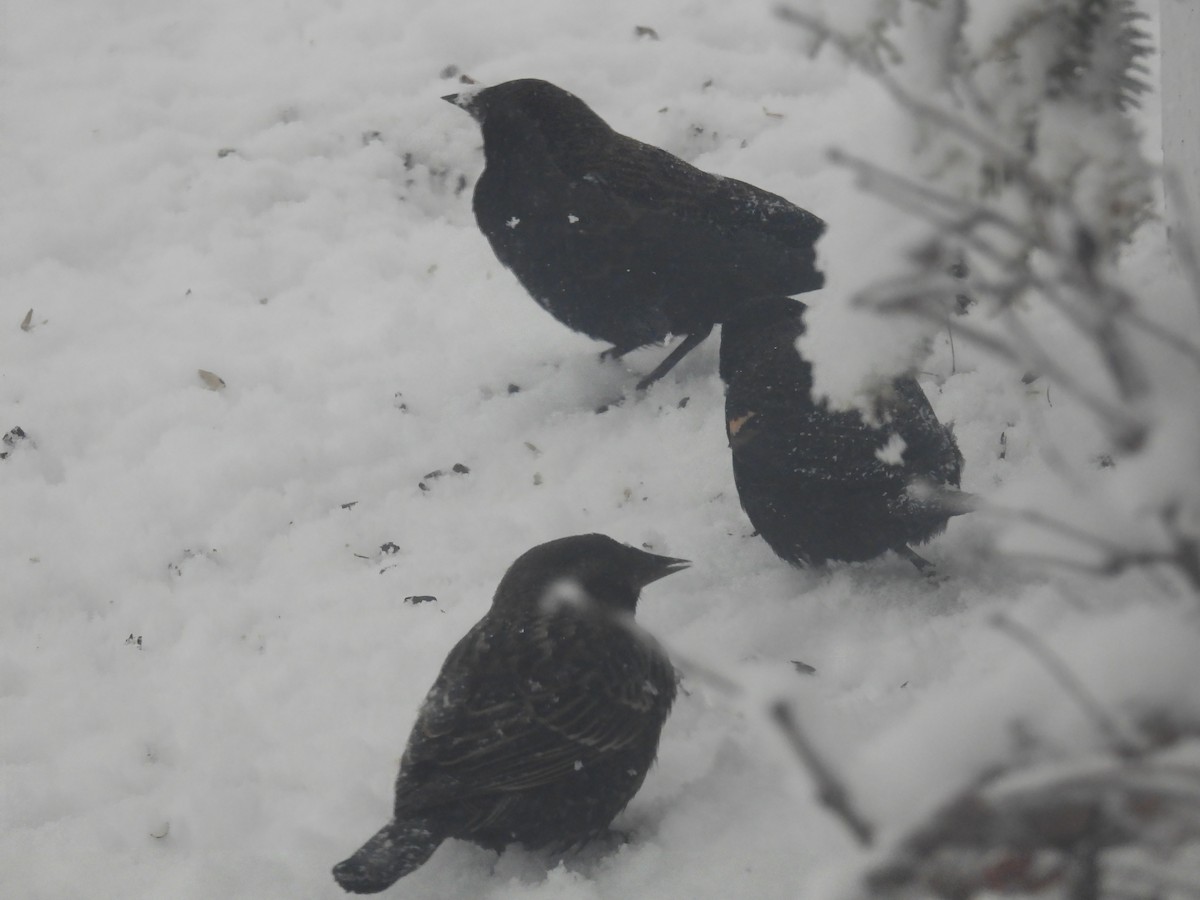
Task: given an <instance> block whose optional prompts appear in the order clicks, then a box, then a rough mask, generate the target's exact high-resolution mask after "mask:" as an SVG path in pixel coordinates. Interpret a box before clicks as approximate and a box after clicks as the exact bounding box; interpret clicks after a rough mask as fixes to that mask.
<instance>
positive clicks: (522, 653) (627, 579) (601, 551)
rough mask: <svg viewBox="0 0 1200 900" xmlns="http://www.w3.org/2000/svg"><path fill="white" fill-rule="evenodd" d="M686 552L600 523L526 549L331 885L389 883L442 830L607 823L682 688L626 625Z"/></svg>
mask: <svg viewBox="0 0 1200 900" xmlns="http://www.w3.org/2000/svg"><path fill="white" fill-rule="evenodd" d="M687 565H688V563H687V562H686V561H685V560H681V559H672V558H670V557H667V556H656V555H655V554H653V553H646V552H645V551H643V550H638V549H636V548H633V547H628V546H626V545H624V544H619V543H617V542H616V541H614V540H613V539H612V538H609V537H605V536H604V535H600V534H586V535H577V536H574V537H565V538H559V539H558V540H555V541H550V542H549V543H546V544H541V545H539V546H537V547H534V548H533V549H532V550H529V551H527V552H526V553H524V554H523V555H521V556H520V557H519V558H518V559H517V560H516V562H514V563H513V564H512V565H511V566H510V567H509V569H508V571H507V572H506V573H505V574H504V577H503V578H502V579H501V581H500V585H499V587H497V588H496V594H495V597H494V598H493V599H492V606H491V609H490V610H489V611H488V613H487V615H485V616H484V617H483V618H482V619H481V620H480V621H479V622H478V623H477V624H476V625H475V627H474V628H472V629H471V630H470V631H469V632H467V634H466V635H465V636H464V637H463V638H462V640H460V641H459V642H458V644H457V645H456V646H455V647H454V649H453V650H451V651H450V655H449V656H448V657H447V658H446V661H445V663H444V664H443V665H442V671H441V674H440V675H438V678H437V681H436V682H434V685H433V687H432V688H431V689H430V691H429V694H428V695H427V696H426V698H425V702H424V704H423V705H422V706H421V710H420V712H419V713H418V715H417V722H416V724H415V725H414V726H413V729H412V733H411V734H410V735H409V738H408V746H407V747H406V749H405V751H404V755H403V757H402V758H401V760H400V775H399V777H398V778H397V779H396V804H395V809H394V811H393V818H392V820H391V821H390V822H388V824H387V825H385V826H384V827H383V828H382V829H380V831H379V832H378V833H377V834H376V835H375V836H374V837H372V838H371V839H370V840H369V841H367V842H366V844H364V845H363V846H362V848H361V849H359V850H358V852H357V853H355V854H354V855H353V856H351V857H350V858H349V859H347V860H345V861H344V862H341V863H338V865H337V866H335V867H334V870H333V875H334V878H335V879H337V882H338V884H340V885H341V886H342V887H343V888H345V889H346V890H347V891H351V892H354V893H358V894H370V893H375V892H376V891H382V890H384V889H385V888H387V887H388V886H389V885H391V884H392V883H394V882H395V881H396V880H397V879H398V878H401V877H403V876H404V875H407V874H408V873H409V872H411V871H413V870H414V869H416V868H417V867H418V866H420V865H422V864H423V863H424V862H425V861H426V860H428V859H429V857H430V856H431V855H433V852H434V850H436V849H437V848H438V845H439V844H441V843H442V841H444V840H445V839H447V838H462V839H465V840H469V841H473V842H475V843H476V844H480V845H482V846H484V847H488V848H490V849H495V850H500V849H502V848H504V847H505V846H507V845H508V844H511V843H517V842H519V843H521V844H524V845H525V846H526V847H529V848H531V849H532V848H538V847H546V846H554V847H558V848H563V849H565V848H567V847H570V846H572V845H576V844H580V843H582V842H584V841H586V840H587V839H589V838H591V837H594V836H596V835H598V834H601V833H603V832H604V831H605V829H607V827H608V824H609V822H611V821H612V819H613V817H614V816H616V814H617V813H619V812H620V811H621V810H622V809H623V808H624V807H625V804H627V803H628V802H629V800H630V799H631V798H632V797H633V795H634V794H635V793H636V792H637V790H638V788H639V787H641V784H642V781H643V779H644V778H645V777H646V772H647V770H648V769H649V768H650V765H651V763H652V762H653V761H654V757H655V754H656V753H657V750H658V738H659V733H660V732H661V731H662V726H663V723H664V722H665V721H666V718H667V713H668V711H669V710H670V708H671V704H672V702H673V701H674V699H675V672H674V669H673V668H672V666H671V663H670V661H669V660H668V659H667V657H666V655H665V654H664V653H663V652H662V650H661V649H660V648H659V646H658V645H657V644H656V643H655V642H654V640H653V639H652V638H650V637H649V636H647V635H646V634H645V633H643V632H641V631H640V630H639V629H637V627H636V626H635V625H634V624H633V614H634V610H635V608H636V606H637V601H638V596H639V593H640V591H641V589H642V588H643V587H645V586H646V585H648V584H650V583H651V582H653V581H657V580H658V579H659V578H663V577H664V576H666V575H669V574H671V573H672V572H676V571H678V570H680V569H682V568H685V567H686V566H687Z"/></svg>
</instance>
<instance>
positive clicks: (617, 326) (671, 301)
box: [443, 78, 825, 389]
mask: <svg viewBox="0 0 1200 900" xmlns="http://www.w3.org/2000/svg"><path fill="white" fill-rule="evenodd" d="M443 99H445V100H449V101H450V102H451V103H454V104H456V105H458V106H461V107H462V108H463V109H465V110H466V111H467V112H469V113H470V114H471V115H472V116H473V117H474V118H475V119H476V121H478V122H479V124H480V126H481V127H482V129H483V154H484V159H485V167H484V170H483V174H482V175H481V176H480V178H479V182H478V184H476V186H475V199H474V208H475V219H476V221H477V222H478V223H479V228H480V230H482V231H483V233H484V234H485V235H486V236H487V239H488V241H489V242H490V243H491V245H492V249H493V250H494V251H495V253H496V256H497V257H498V258H499V259H500V262H502V263H503V264H504V265H505V266H507V267H508V268H509V269H511V270H512V271H513V273H514V274H515V275H516V276H517V278H518V279H519V280H520V282H521V284H522V285H523V286H524V287H525V289H526V290H527V291H529V293H530V294H531V295H533V298H534V299H535V300H536V301H537V302H538V303H539V304H540V305H541V306H542V307H543V308H545V309H546V310H547V311H548V312H549V313H550V314H551V315H553V316H554V317H555V318H556V319H558V320H559V321H560V322H562V323H563V324H565V325H567V326H568V327H570V328H573V329H574V330H575V331H580V332H583V333H584V334H586V335H589V336H590V337H593V338H596V339H597V340H604V341H609V342H610V343H611V344H612V345H613V346H612V347H611V348H610V349H609V350H607V351H605V354H604V355H605V356H613V357H617V358H619V357H621V356H622V355H624V354H625V353H627V352H629V351H630V350H634V349H636V348H638V347H641V346H644V345H646V344H652V343H657V342H659V341H662V340H664V339H665V338H666V337H667V335H668V334H677V335H680V334H682V335H686V337H685V339H684V340H683V341H682V342H681V343H680V344H679V346H678V347H676V348H675V349H674V350H673V351H672V352H671V353H670V354H669V355H668V356H667V357H666V359H664V360H663V362H662V363H661V364H660V365H659V366H658V367H657V368H656V369H655V370H654V371H653V372H651V373H650V375H648V376H647V377H646V378H644V379H643V380H642V381H641V382H640V383H639V384H638V388H639V389H644V388H645V387H647V386H649V385H650V384H652V383H653V382H655V381H657V380H658V379H659V378H661V377H662V376H663V375H665V374H666V373H667V372H668V371H670V370H671V368H672V367H673V366H674V365H675V364H676V363H677V362H679V360H681V359H682V358H683V357H684V356H685V355H687V353H688V352H689V351H690V350H692V348H694V347H695V346H697V345H698V344H699V343H700V342H701V341H703V340H704V338H705V337H707V336H708V334H709V332H711V331H712V327H713V324H714V323H717V322H724V321H725V320H726V319H727V318H728V317H729V316H731V315H732V314H734V313H736V311H737V310H738V309H739V308H740V307H741V306H742V305H744V304H745V302H746V301H747V300H750V299H753V298H755V297H761V296H764V295H776V294H798V293H801V292H803V291H812V290H816V289H817V288H819V287H821V286H822V285H823V284H824V282H825V278H824V276H823V275H822V274H821V273H820V272H819V271H817V269H816V261H815V253H814V244H815V243H816V241H817V238H818V237H820V236H821V232H822V231H824V229H825V223H824V222H822V221H821V219H819V218H817V217H816V216H814V215H813V214H812V213H810V212H808V211H807V210H803V209H801V208H800V207H798V206H796V205H795V204H793V203H791V202H789V201H787V200H785V199H784V198H782V197H780V196H778V195H776V194H772V193H769V192H768V191H764V190H762V189H761V188H757V187H755V186H754V185H752V184H747V183H745V182H744V181H738V180H736V179H733V178H724V177H722V176H720V175H712V174H709V173H708V172H702V171H700V170H699V169H697V168H695V167H693V166H691V165H689V164H688V163H686V162H684V161H683V160H681V159H679V158H677V157H675V156H672V155H671V154H670V153H667V152H666V151H665V150H660V149H659V148H657V147H652V146H650V145H649V144H643V143H642V142H641V141H636V140H634V139H633V138H630V137H626V136H625V135H623V134H618V133H617V132H615V131H613V130H612V128H610V127H609V126H608V125H607V124H606V123H605V122H604V120H603V119H601V118H600V117H599V116H598V115H596V114H595V113H594V112H592V110H591V109H589V108H588V107H587V105H586V104H584V102H583V101H582V100H580V99H579V98H578V97H576V96H575V95H574V94H570V93H568V92H567V91H564V90H563V89H562V88H560V87H556V86H555V85H553V84H550V83H549V82H546V81H540V80H537V79H534V78H523V79H520V80H518V81H507V82H505V83H503V84H498V85H495V86H494V87H489V88H484V89H482V90H478V91H475V92H473V93H466V92H464V93H461V94H451V95H449V96H447V97H444V98H443Z"/></svg>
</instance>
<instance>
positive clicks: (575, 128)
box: [442, 78, 611, 145]
mask: <svg viewBox="0 0 1200 900" xmlns="http://www.w3.org/2000/svg"><path fill="white" fill-rule="evenodd" d="M442 99H443V100H445V101H446V102H448V103H453V104H454V105H455V106H458V107H461V108H462V109H464V110H466V111H467V112H468V113H470V114H471V117H472V118H473V119H475V121H477V122H478V123H479V124H480V125H481V126H482V127H483V131H484V141H485V143H486V142H487V139H488V135H489V132H493V131H495V130H497V129H501V128H505V127H512V126H513V125H517V126H520V127H525V128H533V129H534V130H536V131H537V132H538V133H539V134H541V136H542V137H543V138H545V139H546V141H547V142H548V143H549V144H551V145H554V144H557V143H568V142H571V141H575V140H579V139H581V138H582V137H583V136H586V135H592V136H595V135H597V134H601V133H603V134H607V133H608V132H610V131H611V129H610V128H609V127H608V125H606V124H605V122H604V120H603V119H601V118H600V117H599V116H598V115H596V114H595V113H594V112H592V110H591V109H590V108H588V105H587V104H586V103H584V102H583V101H582V100H580V99H579V98H578V97H576V96H575V95H574V94H572V93H571V92H570V91H564V90H563V89H562V88H560V87H558V86H557V85H554V84H551V83H550V82H548V81H542V80H541V79H540V78H519V79H517V80H515V81H505V82H503V83H502V84H497V85H493V86H492V87H472V88H470V89H468V90H464V91H459V92H458V93H457V94H447V95H446V96H444V97H442Z"/></svg>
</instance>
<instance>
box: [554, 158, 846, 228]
mask: <svg viewBox="0 0 1200 900" xmlns="http://www.w3.org/2000/svg"><path fill="white" fill-rule="evenodd" d="M603 150H604V152H596V153H589V154H584V155H582V156H579V157H573V158H572V159H569V160H564V161H560V166H561V167H562V168H563V170H564V171H565V172H566V173H567V174H568V175H570V176H571V177H573V178H577V179H582V180H584V181H590V182H593V183H595V184H597V185H599V186H600V187H602V188H603V189H604V190H606V191H607V192H608V193H609V194H610V195H612V196H613V197H615V198H620V199H621V200H623V201H625V202H627V203H629V204H631V205H633V206H634V207H636V208H640V209H643V210H645V211H647V212H651V213H653V214H655V215H662V216H667V217H670V218H673V219H676V220H679V221H686V222H692V223H698V222H703V223H705V224H707V225H709V226H711V227H713V228H715V229H717V230H719V231H722V232H728V233H730V234H736V233H738V232H739V231H740V230H741V229H744V228H752V229H754V230H755V231H756V232H758V233H760V234H766V235H770V236H772V237H774V238H776V239H777V240H779V241H781V242H782V243H784V244H785V245H788V246H802V245H803V246H807V245H810V244H812V243H813V242H814V241H816V239H817V238H818V237H820V235H821V233H822V232H823V231H824V230H825V223H824V222H823V221H822V220H821V219H820V218H819V217H817V216H815V215H813V214H812V213H810V212H809V211H808V210H805V209H802V208H801V207H799V206H797V205H796V204H794V203H792V202H790V201H788V200H785V199H784V198H783V197H780V196H779V195H777V194H773V193H771V192H770V191H766V190H763V189H762V188H759V187H755V186H754V185H752V184H747V183H746V182H744V181H739V180H737V179H736V178H727V177H724V176H721V175H713V174H711V173H708V172H704V171H702V170H700V169H697V168H696V167H695V166H692V165H690V164H688V163H686V162H684V161H683V160H681V159H679V158H678V157H676V156H672V155H671V154H670V153H668V152H666V151H665V150H661V149H659V148H658V147H654V146H651V145H650V144H643V143H642V142H640V141H636V140H634V139H633V138H629V137H625V136H623V135H618V136H617V138H616V140H615V141H614V143H613V144H612V145H610V146H608V147H605V148H603Z"/></svg>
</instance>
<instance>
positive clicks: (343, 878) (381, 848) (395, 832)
mask: <svg viewBox="0 0 1200 900" xmlns="http://www.w3.org/2000/svg"><path fill="white" fill-rule="evenodd" d="M442 840H443V838H442V836H441V835H440V834H438V833H436V832H434V831H433V830H432V829H431V828H430V827H429V824H428V823H427V822H423V821H421V820H420V819H417V820H411V819H410V820H406V821H401V822H398V821H396V820H395V819H392V821H390V822H388V823H387V824H386V825H384V826H383V827H382V828H380V829H379V831H377V832H376V833H375V836H374V837H372V838H371V839H370V840H369V841H367V842H366V843H365V844H363V845H362V846H361V847H359V848H358V851H357V852H356V853H355V854H354V855H353V856H351V857H350V858H349V859H345V860H342V861H341V862H340V863H338V864H337V865H336V866H334V867H333V877H334V879H335V880H336V881H337V883H338V884H340V885H341V886H342V888H343V889H345V890H347V891H349V892H350V893H352V894H376V893H378V892H379V891H382V890H386V889H387V888H389V887H391V886H392V885H393V884H395V883H396V881H398V880H399V879H401V878H403V877H404V876H405V875H407V874H408V873H409V872H412V871H413V870H414V869H417V868H418V867H420V866H421V865H423V864H424V863H425V862H426V860H428V859H429V857H431V856H433V851H434V850H436V849H437V848H438V846H439V845H440V844H441V843H442Z"/></svg>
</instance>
